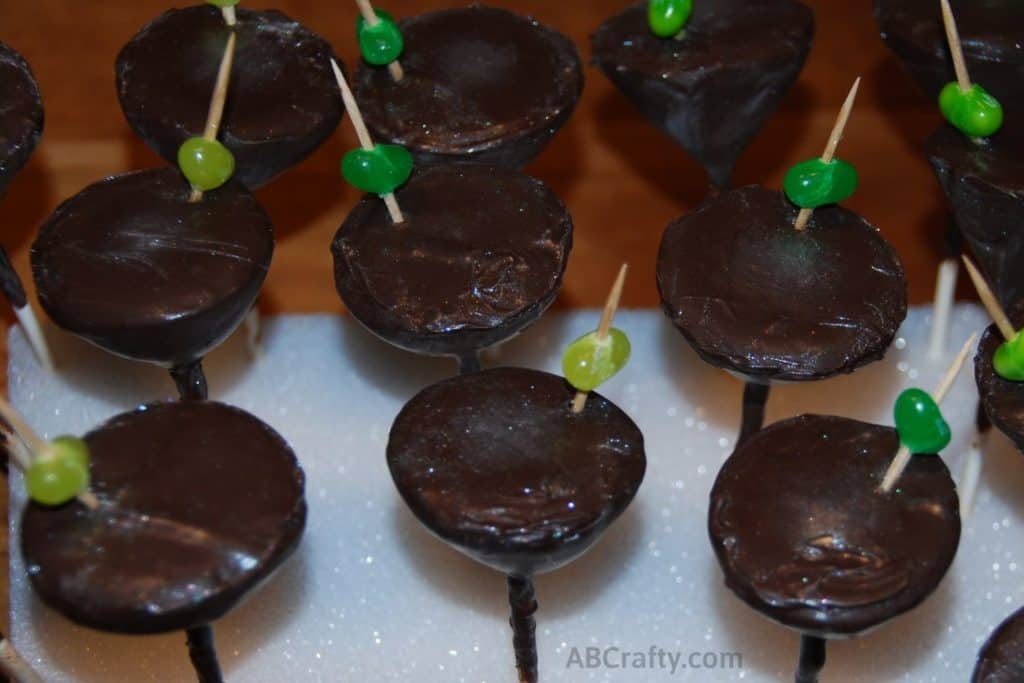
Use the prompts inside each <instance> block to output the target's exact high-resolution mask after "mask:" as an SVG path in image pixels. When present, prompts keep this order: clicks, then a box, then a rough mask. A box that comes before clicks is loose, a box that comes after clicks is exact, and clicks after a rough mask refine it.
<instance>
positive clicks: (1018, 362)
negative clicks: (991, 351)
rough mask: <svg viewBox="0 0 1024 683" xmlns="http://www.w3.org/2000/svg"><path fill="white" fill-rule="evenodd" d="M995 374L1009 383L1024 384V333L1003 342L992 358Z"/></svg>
mask: <svg viewBox="0 0 1024 683" xmlns="http://www.w3.org/2000/svg"><path fill="white" fill-rule="evenodd" d="M992 365H993V366H994V367H995V369H996V374H997V375H999V376H1000V377H1002V378H1003V379H1006V380H1009V381H1011V382H1024V331H1021V332H1018V333H1017V334H1016V335H1014V337H1013V339H1011V340H1010V341H1008V342H1003V343H1002V344H1000V345H999V348H997V349H996V353H995V355H994V356H993V357H992Z"/></svg>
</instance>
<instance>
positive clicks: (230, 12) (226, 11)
mask: <svg viewBox="0 0 1024 683" xmlns="http://www.w3.org/2000/svg"><path fill="white" fill-rule="evenodd" d="M220 13H221V14H223V15H224V23H225V24H227V25H228V26H234V25H235V24H237V23H238V17H237V16H235V6H234V5H227V6H225V7H221V8H220Z"/></svg>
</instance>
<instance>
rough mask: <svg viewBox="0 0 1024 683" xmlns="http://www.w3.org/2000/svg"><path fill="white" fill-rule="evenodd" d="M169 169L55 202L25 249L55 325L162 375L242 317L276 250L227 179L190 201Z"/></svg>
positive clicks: (261, 219) (250, 204)
mask: <svg viewBox="0 0 1024 683" xmlns="http://www.w3.org/2000/svg"><path fill="white" fill-rule="evenodd" d="M189 192H190V188H189V185H188V183H187V181H185V179H184V178H183V177H182V175H181V173H180V172H179V171H178V169H176V168H162V169H154V170H149V171H140V172H137V173H129V174H127V175H121V176H114V177H113V178H108V179H106V180H104V181H101V182H99V183H96V184H94V185H90V186H89V187H87V188H85V189H84V190H82V191H81V192H79V193H78V194H77V195H75V196H74V197H72V198H71V199H69V200H67V201H65V202H64V203H63V204H61V205H60V206H59V207H58V208H57V210H56V211H55V212H54V213H53V215H52V216H50V218H49V219H47V221H46V223H44V224H43V227H42V228H41V229H40V232H39V236H38V237H37V238H36V241H35V243H34V244H33V245H32V252H31V256H32V274H33V277H34V279H35V283H36V289H37V290H38V292H39V302H40V304H42V306H43V308H44V309H45V310H46V312H47V313H48V314H49V316H50V317H51V318H52V319H53V321H54V322H55V323H57V325H58V326H60V327H62V328H64V329H66V330H68V331H69V332H72V333H74V334H77V335H80V336H82V337H84V338H85V339H87V340H89V341H91V342H93V343H94V344H96V345H97V346H100V347H102V348H104V349H106V350H108V351H110V352H112V353H115V354H118V355H121V356H125V357H128V358H133V359H136V360H143V361H150V362H153V363H159V364H161V365H166V366H172V365H184V364H188V363H190V362H192V361H195V360H197V359H199V358H201V357H202V356H203V355H205V354H206V353H207V352H208V351H209V350H210V349H212V348H213V347H215V346H217V345H218V344H219V343H220V342H222V341H223V340H224V339H226V338H227V337H228V335H230V334H231V332H233V331H234V329H235V328H236V327H238V325H239V324H240V323H241V322H242V320H243V319H244V318H245V315H246V313H248V312H249V309H250V308H251V307H252V305H253V302H254V301H255V300H256V295H257V294H258V293H259V290H260V287H261V286H262V284H263V280H264V278H265V277H266V274H267V268H268V267H269V266H270V257H271V254H272V253H273V250H274V231H273V227H272V226H271V224H270V219H269V218H268V217H267V214H266V212H265V211H264V210H263V208H262V207H261V206H260V205H259V203H257V201H256V200H255V199H254V198H253V196H252V195H251V194H250V193H249V192H248V191H247V190H246V189H245V188H244V187H243V186H242V185H241V183H238V182H236V181H234V180H232V181H229V182H228V184H227V185H224V186H223V187H221V188H219V189H217V190H214V191H213V192H207V193H206V194H205V195H204V196H203V199H202V200H201V201H200V202H197V203H191V202H189V201H188V199H189Z"/></svg>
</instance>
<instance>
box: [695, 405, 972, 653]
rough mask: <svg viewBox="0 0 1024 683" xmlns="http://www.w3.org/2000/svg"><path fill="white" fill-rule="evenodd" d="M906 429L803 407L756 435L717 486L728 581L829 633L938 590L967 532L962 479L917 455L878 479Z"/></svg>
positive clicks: (847, 633)
mask: <svg viewBox="0 0 1024 683" xmlns="http://www.w3.org/2000/svg"><path fill="white" fill-rule="evenodd" d="M899 446H900V444H899V438H898V437H897V434H896V430H895V429H893V428H891V427H881V426H878V425H873V424H867V423H864V422H858V421H856V420H850V419H846V418H842V417H832V416H825V415H801V416H799V417H795V418H791V419H788V420H784V421H782V422H777V423H775V424H773V425H770V426H769V427H766V428H765V429H763V430H762V431H760V432H758V433H756V434H754V435H753V436H751V437H750V439H749V440H748V441H746V442H745V443H743V444H742V445H740V446H739V448H737V450H736V451H735V452H734V453H733V454H732V455H731V456H730V457H729V459H728V460H727V461H726V463H725V465H724V466H723V467H722V469H721V471H720V472H719V474H718V478H717V479H716V480H715V484H714V487H713V488H712V490H711V503H710V510H709V514H708V531H709V533H710V536H711V544H712V546H713V547H714V550H715V554H716V555H717V557H718V562H719V564H720V565H721V567H722V571H723V572H724V573H725V583H726V585H727V586H728V587H729V588H730V589H731V590H732V591H733V592H734V593H735V594H736V595H737V596H738V597H739V598H740V599H742V600H743V601H744V602H746V603H747V604H748V605H750V606H751V607H752V608H754V609H755V610H757V611H758V612H760V613H761V614H763V615H764V616H766V617H768V618H769V619H772V620H774V621H776V622H778V623H780V624H782V625H783V626H788V627H790V628H793V629H796V630H798V631H800V632H801V633H803V634H805V635H812V636H817V637H820V638H844V637H852V636H856V635H859V634H862V633H865V632H867V631H869V630H871V629H873V628H875V627H877V626H879V625H881V624H882V623H884V622H886V621H888V620H889V619H892V618H893V617H896V616H898V615H900V614H903V613H904V612H906V611H908V610H910V609H911V608H913V607H914V606H916V605H918V604H919V603H921V602H922V601H923V600H924V599H925V598H927V597H928V596H929V595H930V594H931V593H932V592H933V591H934V590H935V588H936V587H937V586H938V584H939V582H940V581H941V580H942V578H943V576H945V574H946V571H947V570H948V569H949V566H950V564H952V562H953V557H954V556H955V555H956V550H957V546H958V544H959V541H960V512H959V500H958V498H957V495H956V486H955V484H954V483H953V480H952V478H951V477H950V474H949V470H948V469H947V468H946V465H945V464H944V463H943V462H942V459H941V458H939V457H938V456H934V455H916V456H914V457H913V458H912V459H911V460H910V464H909V465H908V467H907V469H906V470H905V471H904V473H903V475H902V476H901V477H900V479H899V481H898V482H897V485H896V488H894V489H893V491H892V493H889V494H883V493H880V492H879V491H878V490H877V489H878V486H879V485H880V484H881V482H882V478H883V476H884V475H885V471H886V469H887V468H888V466H889V463H890V462H891V461H892V459H893V457H894V456H895V455H896V452H897V450H898V449H899Z"/></svg>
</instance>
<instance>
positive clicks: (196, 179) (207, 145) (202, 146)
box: [178, 137, 235, 192]
mask: <svg viewBox="0 0 1024 683" xmlns="http://www.w3.org/2000/svg"><path fill="white" fill-rule="evenodd" d="M178 166H179V167H180V168H181V172H182V173H183V174H184V175H185V178H186V179H187V180H188V182H189V183H191V184H192V187H194V188H195V189H197V190H201V191H203V192H207V191H209V190H216V189H217V188H218V187H220V186H221V185H223V184H224V183H226V182H227V181H228V180H229V179H230V178H231V176H232V175H233V174H234V172H235V157H234V155H233V154H231V151H230V150H228V148H227V147H225V146H224V145H223V144H221V143H220V141H218V140H206V139H204V138H200V137H195V138H189V139H188V140H186V141H185V142H184V143H183V144H182V145H181V147H179V148H178Z"/></svg>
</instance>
